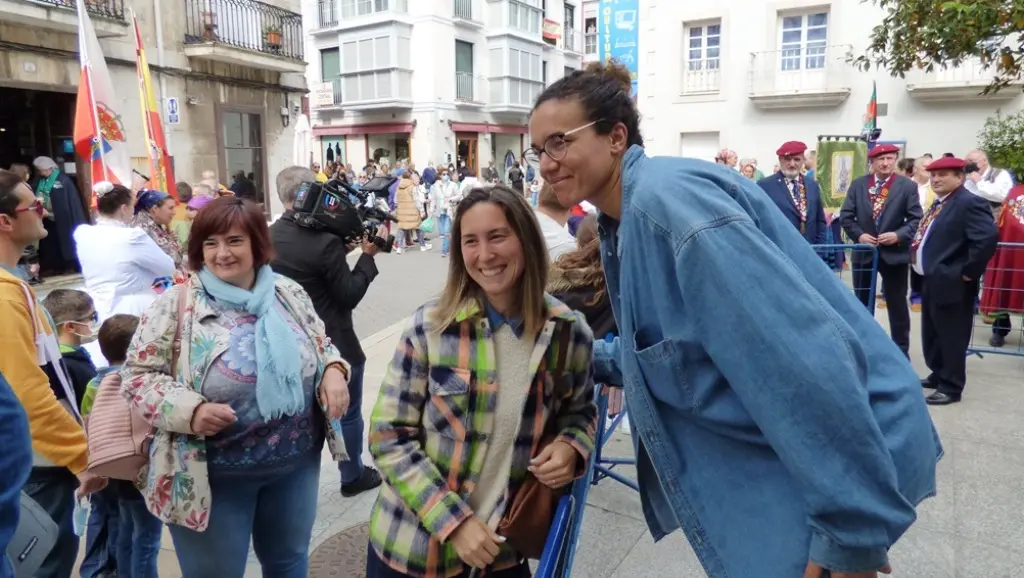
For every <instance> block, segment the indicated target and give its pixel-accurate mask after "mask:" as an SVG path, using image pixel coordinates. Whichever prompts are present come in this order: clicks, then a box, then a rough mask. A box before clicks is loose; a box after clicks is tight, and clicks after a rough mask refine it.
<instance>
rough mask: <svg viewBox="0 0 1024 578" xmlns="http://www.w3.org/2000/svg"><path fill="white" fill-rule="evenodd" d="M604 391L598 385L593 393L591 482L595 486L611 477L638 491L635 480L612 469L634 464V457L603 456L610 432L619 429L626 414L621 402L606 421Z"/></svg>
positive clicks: (609, 438)
mask: <svg viewBox="0 0 1024 578" xmlns="http://www.w3.org/2000/svg"><path fill="white" fill-rule="evenodd" d="M606 391H607V390H606V389H605V388H603V387H600V386H599V387H598V388H597V392H596V394H595V397H596V399H595V402H596V403H597V439H595V440H594V457H593V459H592V460H591V461H592V462H593V464H592V467H591V471H592V473H591V484H593V485H595V486H596V485H597V484H598V483H599V482H600V481H601V480H603V479H605V478H611V479H613V480H615V481H616V482H619V483H620V484H622V485H624V486H626V487H629V488H632V489H633V490H636V491H639V486H638V485H637V483H636V482H635V481H633V480H631V479H629V478H627V477H625V476H623V475H622V474H620V473H618V472H615V471H613V470H614V468H615V466H633V465H636V459H634V458H608V457H605V456H604V446H605V444H607V443H608V441H609V440H611V438H612V434H614V433H615V430H617V429H619V426H620V425H621V424H622V420H623V418H625V417H626V415H627V414H626V407H625V404H623V407H622V411H620V412H619V414H618V415H616V416H615V417H614V418H613V419H612V420H611V423H610V424H609V423H608V394H607V393H606Z"/></svg>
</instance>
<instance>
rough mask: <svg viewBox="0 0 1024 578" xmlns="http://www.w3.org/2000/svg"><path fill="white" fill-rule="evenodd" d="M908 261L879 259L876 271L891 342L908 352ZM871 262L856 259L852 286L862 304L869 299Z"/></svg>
mask: <svg viewBox="0 0 1024 578" xmlns="http://www.w3.org/2000/svg"><path fill="white" fill-rule="evenodd" d="M909 267H910V266H909V265H906V264H903V265H890V264H888V263H885V262H883V261H879V262H878V274H879V275H881V277H882V297H884V298H885V307H886V311H887V312H888V313H889V334H890V335H892V340H893V342H895V343H896V345H897V346H899V348H900V349H901V350H902V351H903V353H905V354H907V355H908V356H909V354H910V304H909V303H908V302H907V281H908V275H907V269H908V268H909ZM871 277H872V272H871V262H870V261H868V262H867V263H855V264H854V270H853V288H854V291H855V292H856V293H857V298H858V299H860V302H861V303H863V304H864V305H865V306H866V305H867V304H868V303H870V302H871V297H872V295H871Z"/></svg>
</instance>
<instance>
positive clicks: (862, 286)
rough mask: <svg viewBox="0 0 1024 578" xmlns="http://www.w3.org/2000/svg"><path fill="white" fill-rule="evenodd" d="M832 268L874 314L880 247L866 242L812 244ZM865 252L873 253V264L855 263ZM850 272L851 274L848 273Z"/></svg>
mask: <svg viewBox="0 0 1024 578" xmlns="http://www.w3.org/2000/svg"><path fill="white" fill-rule="evenodd" d="M811 248H812V249H814V251H815V252H816V253H817V254H818V256H820V257H821V259H822V261H824V262H825V264H826V265H828V266H829V268H830V269H832V270H833V271H835V272H836V274H838V275H839V278H840V279H841V280H842V281H843V283H845V284H846V286H847V287H849V288H850V290H851V291H853V293H854V295H856V296H857V298H858V299H860V301H861V303H864V305H865V307H867V308H868V310H869V311H871V312H872V314H873V313H874V311H875V292H876V291H877V288H878V249H877V248H875V247H874V246H872V245H865V244H860V243H858V244H855V245H849V244H843V243H828V244H822V245H811ZM865 253H870V254H871V265H870V266H867V265H864V264H861V265H855V264H854V262H855V261H860V260H862V259H854V257H855V256H856V257H860V256H861V255H863V254H865ZM846 273H849V275H846Z"/></svg>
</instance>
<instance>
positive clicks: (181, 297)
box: [171, 283, 190, 379]
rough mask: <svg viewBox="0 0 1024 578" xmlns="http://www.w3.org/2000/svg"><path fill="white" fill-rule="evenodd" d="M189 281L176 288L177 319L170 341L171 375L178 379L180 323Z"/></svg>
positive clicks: (183, 313)
mask: <svg viewBox="0 0 1024 578" xmlns="http://www.w3.org/2000/svg"><path fill="white" fill-rule="evenodd" d="M189 286H190V285H189V283H184V284H182V285H180V286H179V290H178V319H177V327H175V329H174V341H172V342H171V377H172V378H174V379H178V356H179V355H181V324H182V323H183V320H184V318H185V309H186V308H187V305H188V291H189Z"/></svg>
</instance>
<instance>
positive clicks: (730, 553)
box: [523, 63, 941, 578]
mask: <svg viewBox="0 0 1024 578" xmlns="http://www.w3.org/2000/svg"><path fill="white" fill-rule="evenodd" d="M630 93H631V81H630V74H629V72H628V71H627V70H626V69H625V68H623V67H622V66H621V65H618V64H616V63H610V64H605V65H603V64H599V63H597V64H592V65H590V67H589V68H588V70H586V71H576V72H574V73H573V74H571V75H569V76H567V77H565V78H563V79H561V80H559V81H558V82H555V83H554V84H552V85H551V86H550V87H548V88H547V89H546V90H545V91H544V92H543V93H542V94H541V95H540V96H539V97H538V99H537V103H536V105H535V107H534V110H533V113H532V115H531V117H530V139H531V145H532V146H531V147H530V148H529V149H528V150H527V151H525V152H524V155H523V156H524V157H525V158H527V159H528V161H529V162H531V163H532V164H533V165H534V166H537V167H539V169H540V173H541V175H542V176H543V178H544V180H545V181H547V182H548V183H549V184H550V185H551V186H552V187H553V188H554V190H555V192H556V194H557V195H558V198H559V200H560V201H561V202H562V205H563V206H566V207H570V206H573V205H575V204H577V203H579V202H580V201H582V200H588V201H590V202H591V203H593V204H594V205H596V206H597V207H598V209H599V210H600V212H601V215H600V217H599V232H600V237H601V254H602V261H603V264H604V272H605V277H606V279H607V282H608V292H609V296H610V298H611V303H612V307H613V308H614V310H615V318H616V321H618V325H619V332H620V333H619V334H620V336H621V337H620V338H618V339H616V340H615V341H613V342H611V343H604V342H597V343H596V344H595V362H596V364H597V365H598V366H600V371H599V372H598V373H599V374H601V375H598V378H599V379H603V378H610V379H611V381H613V382H614V381H619V382H622V383H624V386H625V390H626V399H627V403H628V406H629V411H630V421H631V426H632V428H631V429H632V431H633V435H634V437H635V443H636V444H637V472H638V477H639V483H640V486H641V487H640V496H641V502H642V505H643V510H644V514H645V517H646V519H647V522H648V526H649V527H650V528H651V531H652V533H653V534H654V537H655V539H660V538H662V537H663V536H665V535H666V534H668V533H669V532H672V531H674V530H675V529H677V528H681V529H682V530H683V532H684V533H685V534H686V536H687V538H688V539H689V541H690V544H691V545H692V546H693V549H694V551H695V552H696V554H697V557H698V559H699V560H700V562H701V564H702V565H703V566H704V569H705V570H706V571H707V573H708V575H709V576H711V577H712V578H725V577H737V576H742V577H752V576H756V577H757V578H793V577H796V576H805V577H806V578H819V577H821V576H826V575H828V574H829V572H830V573H831V576H832V577H833V578H868V577H874V576H876V574H877V572H880V571H881V572H885V571H887V570H888V549H889V547H890V546H892V545H893V544H894V543H895V542H896V540H897V539H898V538H899V537H900V536H901V535H902V534H903V533H904V532H905V531H906V530H907V528H908V527H909V526H910V525H911V524H912V523H913V521H914V519H915V516H916V514H915V507H916V506H917V504H918V503H920V502H921V501H922V500H924V499H925V498H926V497H928V496H930V495H932V494H934V492H935V466H936V461H937V459H938V457H939V456H940V454H941V448H940V445H939V443H938V438H937V436H936V434H935V430H934V428H933V426H932V423H931V419H930V417H929V415H928V411H927V408H926V406H925V403H924V398H923V395H922V393H921V391H920V384H919V381H918V378H917V375H916V374H915V373H914V370H913V368H912V367H911V366H910V363H909V362H908V360H907V359H906V357H904V356H903V354H902V353H901V352H900V350H899V348H897V347H896V346H895V345H893V343H892V341H891V340H890V339H889V338H888V337H887V336H886V334H885V332H884V331H883V330H882V328H881V327H880V326H879V325H878V323H877V322H875V320H874V319H873V318H872V317H871V315H870V314H869V313H868V312H867V311H866V310H865V309H864V307H863V306H862V305H860V303H859V302H858V301H857V299H856V298H855V297H854V295H853V294H852V292H850V291H849V290H848V289H847V288H846V287H844V286H843V284H842V283H841V282H840V281H839V280H838V279H837V278H836V276H835V275H834V274H832V273H831V272H830V271H829V270H828V268H827V267H826V266H825V265H823V264H822V261H821V259H819V258H818V256H817V255H816V254H815V252H814V250H813V249H812V248H811V247H810V246H809V245H807V243H806V242H805V241H804V240H803V238H802V237H801V236H800V234H799V233H798V232H797V231H796V230H795V229H793V227H790V226H787V223H786V222H785V221H784V219H783V217H782V215H781V213H779V211H778V209H777V208H776V207H774V206H773V205H772V203H771V201H770V200H769V199H768V198H767V197H766V196H765V195H764V193H763V192H762V191H761V190H760V189H759V188H758V187H757V185H756V184H755V183H754V182H753V181H751V180H749V179H747V178H745V177H744V176H743V175H741V174H739V173H738V172H737V171H735V170H731V169H728V168H726V167H722V166H716V165H714V164H712V163H709V162H706V161H700V160H694V159H684V158H668V157H653V158H652V157H648V156H647V155H646V153H645V151H644V148H643V138H642V137H641V135H640V130H639V116H638V114H637V109H636V104H635V102H634V100H633V97H632V96H631V94H630Z"/></svg>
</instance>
